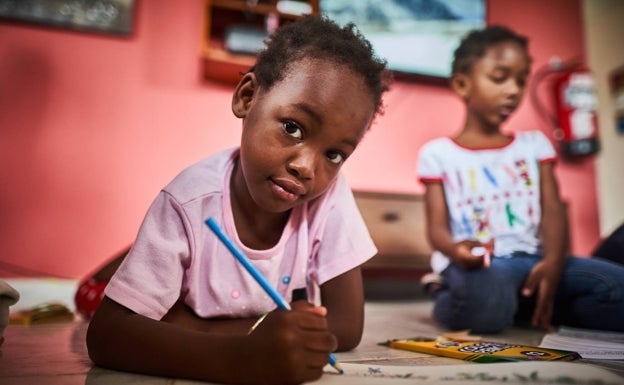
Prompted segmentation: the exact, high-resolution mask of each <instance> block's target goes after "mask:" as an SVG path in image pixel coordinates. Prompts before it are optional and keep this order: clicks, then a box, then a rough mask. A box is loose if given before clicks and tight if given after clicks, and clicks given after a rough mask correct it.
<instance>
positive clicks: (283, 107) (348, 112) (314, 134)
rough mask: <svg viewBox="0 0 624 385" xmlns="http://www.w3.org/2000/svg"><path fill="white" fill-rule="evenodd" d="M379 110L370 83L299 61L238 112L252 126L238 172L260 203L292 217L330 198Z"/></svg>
mask: <svg viewBox="0 0 624 385" xmlns="http://www.w3.org/2000/svg"><path fill="white" fill-rule="evenodd" d="M239 87H240V85H239ZM374 112H375V105H374V100H373V96H372V94H371V92H370V91H369V89H368V88H367V87H366V85H365V83H364V79H362V78H361V77H360V76H359V75H358V74H357V73H355V72H353V71H352V70H351V69H349V68H348V67H346V66H344V65H340V64H336V63H333V62H331V61H327V60H320V59H306V60H303V61H299V62H296V63H293V64H292V66H291V68H290V70H289V71H288V73H287V74H286V76H285V77H284V79H283V80H281V81H279V82H278V83H276V84H274V85H273V87H272V88H270V89H269V90H268V91H267V92H263V90H258V89H256V90H255V92H254V95H253V97H251V98H250V100H248V103H247V106H246V107H245V111H244V113H243V114H238V116H239V117H242V118H244V121H243V134H242V139H241V158H240V167H238V168H237V172H238V173H241V174H240V175H239V177H242V178H244V181H245V184H246V186H247V189H248V191H249V193H250V195H251V198H252V199H253V201H254V202H255V204H256V205H258V206H259V208H260V209H263V210H267V211H270V212H285V211H287V210H289V209H291V208H292V207H293V206H295V205H298V204H301V203H303V202H305V201H309V200H310V199H313V198H315V197H318V196H319V195H320V194H322V193H323V192H325V191H326V190H327V188H328V187H329V186H330V184H331V183H332V182H333V181H334V179H335V178H336V176H337V175H338V171H339V170H340V168H341V167H342V165H343V163H344V162H345V160H346V159H347V158H348V157H349V156H350V155H351V154H352V153H353V151H354V150H355V148H356V146H357V145H358V143H359V142H360V140H361V139H362V137H363V135H364V133H365V132H366V130H367V129H368V127H369V125H370V124H371V120H372V118H373V116H374ZM235 178H236V176H235ZM239 180H240V179H239Z"/></svg>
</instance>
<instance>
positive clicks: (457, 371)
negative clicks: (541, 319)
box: [0, 282, 624, 385]
mask: <svg viewBox="0 0 624 385" xmlns="http://www.w3.org/2000/svg"><path fill="white" fill-rule="evenodd" d="M13 284H15V283H13ZM57 285H58V282H57ZM15 286H17V287H16V288H18V290H20V288H21V289H22V290H24V289H25V286H22V285H18V284H16V285H15ZM26 286H27V285H26ZM61 286H62V285H61ZM67 292H69V291H67ZM67 292H66V295H67ZM30 293H31V294H28V296H30V295H32V293H34V292H32V291H31V292H30ZM47 294H48V295H49V294H50V291H49V290H48V291H47ZM69 294H71V292H69ZM40 298H43V297H40ZM23 300H25V301H27V300H26V299H24V298H23ZM28 300H32V299H28ZM68 300H70V301H71V298H70V299H68ZM431 305H432V303H431V301H429V300H426V299H420V300H418V299H417V300H410V301H407V300H403V301H396V302H392V301H374V302H373V301H369V302H368V303H367V304H366V327H365V334H364V338H363V341H362V343H361V344H360V346H359V347H358V348H356V349H355V350H354V351H352V352H348V353H339V354H337V358H338V359H339V360H340V361H341V363H342V364H343V367H344V368H345V371H346V372H347V374H345V375H344V376H337V375H334V374H333V373H329V372H328V374H326V375H324V376H323V377H322V379H321V380H320V381H319V383H324V384H325V383H326V384H382V383H390V382H394V383H419V384H420V383H423V382H424V383H429V384H431V383H445V384H450V385H465V384H474V383H476V382H478V381H477V380H482V381H484V383H487V384H499V383H500V384H503V383H504V384H514V383H522V384H538V383H539V384H543V383H547V380H548V379H547V377H539V376H535V375H534V373H537V371H536V370H537V369H535V368H537V367H539V368H540V369H542V368H547V370H544V369H542V370H541V372H539V373H540V375H542V376H543V373H549V371H550V372H552V373H553V374H552V375H553V376H554V377H552V376H551V378H550V380H548V381H550V382H548V383H566V384H574V385H580V384H593V385H607V384H608V385H616V384H617V385H621V384H624V371H622V365H621V364H622V363H621V362H620V363H615V365H611V366H609V364H608V363H601V365H602V366H606V367H610V370H609V371H606V370H602V369H596V370H598V371H597V372H594V371H593V370H594V369H595V368H597V366H596V365H595V364H594V363H588V362H585V361H584V360H581V361H575V362H574V363H547V364H536V363H529V364H528V365H530V366H527V364H516V363H513V364H511V365H514V366H513V367H512V368H513V376H511V374H504V375H503V374H500V375H498V377H497V376H496V375H493V374H491V373H494V372H496V370H499V371H505V370H507V371H509V366H506V365H509V364H474V363H470V362H466V361H461V360H456V359H451V358H445V357H435V356H430V355H426V354H420V353H413V352H408V351H402V350H396V349H389V348H387V347H384V346H380V345H378V342H381V341H385V340H388V339H392V338H403V337H413V336H435V335H438V334H439V333H440V332H442V330H441V329H439V328H438V327H437V326H436V325H435V324H433V323H432V321H431V319H430V317H429V312H430V310H431ZM86 329H87V323H86V322H85V321H83V320H81V319H80V318H77V319H76V320H75V321H74V322H66V323H59V324H48V325H36V326H24V325H9V327H8V328H7V329H6V330H5V337H6V341H5V342H4V344H3V345H2V346H1V347H0V384H2V385H5V384H6V385H22V384H23V385H31V384H49V385H56V384H59V385H60V384H63V385H65V384H68V385H72V384H89V385H103V384H119V385H129V384H136V385H143V384H156V385H160V384H163V385H164V384H169V385H172V384H178V385H179V384H187V385H188V384H198V383H197V382H193V381H183V380H173V379H167V378H159V377H150V376H142V375H135V374H129V373H122V372H116V371H111V370H106V369H101V368H96V367H93V366H92V363H91V362H90V360H89V358H88V356H87V352H86V347H85V342H84V341H85V333H86ZM542 336H543V333H542V332H541V331H539V330H532V329H520V328H514V329H512V330H509V331H507V332H505V333H503V334H501V335H497V336H496V338H495V339H494V340H497V341H504V342H511V343H518V344H524V345H538V344H539V343H540V341H541V338H542ZM386 365H391V366H393V367H398V368H400V369H401V370H403V369H402V368H405V369H404V370H406V371H409V373H408V374H409V375H404V374H402V375H399V374H396V375H392V376H390V375H386V376H385V377H375V376H379V375H378V374H371V373H372V372H371V370H373V369H374V370H375V371H377V370H378V369H379V368H382V369H383V370H386V368H387V370H386V372H388V370H390V369H392V368H390V367H388V366H386ZM536 365H537V366H536ZM543 365H548V366H543ZM618 368H619V369H618ZM347 369H348V370H347ZM365 369H368V372H365V373H363V374H362V373H361V372H360V371H361V370H365ZM395 369H396V368H395ZM494 369H496V370H494ZM484 370H488V371H489V372H491V373H490V374H488V375H487V376H486V375H485V374H484V373H485V372H484ZM618 370H619V374H613V373H614V372H616V373H617V372H618ZM489 372H488V373H489ZM436 373H437V374H436ZM471 373H472V374H471ZM509 373H511V372H509ZM532 373H533V377H531V376H532ZM562 373H563V374H565V376H563V377H562V375H563V374H562ZM484 376H485V377H484ZM510 376H511V377H510ZM514 376H515V377H514ZM557 376H559V377H557ZM587 376H591V378H592V380H591V381H593V382H589V380H588V381H585V380H583V378H585V377H587ZM371 377H373V378H371ZM399 377H408V378H399ZM544 378H546V380H544V381H542V380H543V379H544ZM553 378H554V379H553ZM557 380H559V381H564V380H565V381H567V382H556V381H557ZM553 381H554V382H553Z"/></svg>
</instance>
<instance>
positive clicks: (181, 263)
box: [105, 149, 377, 319]
mask: <svg viewBox="0 0 624 385" xmlns="http://www.w3.org/2000/svg"><path fill="white" fill-rule="evenodd" d="M237 156H238V149H230V150H227V151H223V152H220V153H218V154H216V155H214V156H212V157H209V158H207V159H205V160H203V161H201V162H199V163H197V164H195V165H193V166H191V167H189V168H187V169H186V170H184V171H183V172H182V173H180V174H179V175H178V176H177V177H176V178H175V179H174V180H173V181H172V182H171V183H170V184H169V185H168V186H166V187H165V188H164V189H163V190H162V191H161V192H160V194H159V195H158V196H157V197H156V199H155V201H154V202H153V203H152V205H151V207H150V208H149V210H148V212H147V215H146V216H145V219H144V221H143V223H142V225H141V228H140V230H139V234H138V236H137V239H136V241H135V243H134V245H133V247H132V250H131V251H130V253H129V254H128V256H127V257H126V259H125V260H124V262H123V263H122V264H121V266H120V267H119V269H118V270H117V272H116V273H115V275H114V276H113V278H112V279H111V281H110V283H109V284H108V286H107V288H106V292H105V293H106V295H107V296H108V297H109V298H111V299H112V300H114V301H116V302H118V303H120V304H121V305H123V306H125V307H127V308H129V309H131V310H133V311H135V312H136V313H139V314H142V315H145V316H147V317H150V318H153V319H161V318H162V317H163V316H164V315H165V314H166V313H167V311H168V310H169V309H170V308H171V307H172V306H173V304H174V303H175V302H176V301H177V300H178V298H179V297H180V296H182V297H183V298H184V302H185V303H186V304H187V305H188V306H190V307H191V308H192V309H193V310H194V311H195V313H196V314H197V315H199V316H200V317H206V318H208V317H226V318H227V317H252V316H257V315H259V314H262V313H264V312H267V311H270V310H273V309H275V307H276V305H275V303H274V302H273V301H272V300H271V298H270V297H269V296H268V295H267V294H266V293H265V292H264V290H263V289H262V288H261V287H260V285H259V284H258V283H257V282H256V281H255V280H254V279H253V278H252V277H251V275H250V274H249V273H248V272H247V271H246V270H245V269H244V267H243V266H242V265H241V264H240V263H239V262H238V261H237V260H236V258H234V257H233V256H232V255H231V254H230V252H229V251H228V249H227V248H226V247H225V246H224V245H223V244H222V243H221V242H220V241H219V239H218V238H217V237H216V236H215V235H214V234H213V233H212V231H211V230H210V229H209V228H208V227H207V226H206V224H205V220H206V219H207V218H208V217H213V218H214V219H215V221H216V222H217V223H219V224H220V225H221V227H222V228H223V229H224V230H225V232H226V233H227V234H228V236H229V237H230V238H231V239H232V240H233V242H234V244H235V245H236V246H237V247H238V248H239V249H240V250H242V251H243V252H244V253H245V255H246V256H247V257H248V258H249V259H250V260H251V262H252V263H253V264H254V266H255V267H256V268H258V270H260V272H261V273H262V274H263V275H264V276H265V277H266V278H267V280H268V282H270V283H271V284H272V285H273V287H275V288H276V289H277V291H278V292H279V293H280V294H281V295H282V296H283V297H284V298H285V299H286V300H287V301H290V300H291V297H292V291H293V289H298V288H304V287H305V288H307V289H308V296H309V297H308V299H309V300H310V301H311V302H315V303H319V302H320V300H319V298H318V286H319V285H321V284H323V283H325V282H327V281H328V280H330V279H332V278H334V277H336V276H338V275H340V274H342V273H344V272H346V271H348V270H350V269H352V268H354V267H356V266H358V265H360V264H362V263H364V262H365V261H366V260H368V259H369V258H371V257H372V256H373V255H375V253H376V252H377V249H376V248H375V245H374V243H373V241H372V239H371V237H370V235H369V233H368V230H367V228H366V225H365V223H364V221H363V219H362V216H361V214H360V212H359V210H358V208H357V206H356V204H355V200H354V198H353V194H352V192H351V190H350V188H349V186H348V184H347V182H346V180H345V178H344V176H343V175H342V174H339V175H338V177H337V178H336V181H335V182H334V183H333V184H332V185H331V186H330V187H329V189H328V190H327V192H326V193H325V194H323V195H322V196H320V197H318V198H316V199H315V200H313V201H311V202H308V203H307V204H304V205H300V206H298V207H296V208H293V210H292V212H291V215H290V218H289V220H288V223H287V224H286V226H285V228H284V232H283V233H282V236H281V238H280V240H279V241H278V243H277V244H276V245H275V246H274V247H272V248H271V249H268V250H252V249H250V248H248V247H246V246H245V245H243V244H242V242H241V241H240V240H239V238H238V234H237V232H236V228H235V226H234V218H233V215H232V209H231V205H230V188H229V186H230V183H229V181H230V176H231V174H232V169H233V166H234V160H235V159H236V157H237Z"/></svg>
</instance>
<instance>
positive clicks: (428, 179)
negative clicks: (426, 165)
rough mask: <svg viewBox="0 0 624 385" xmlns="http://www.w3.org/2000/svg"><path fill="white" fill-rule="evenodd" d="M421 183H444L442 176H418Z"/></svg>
mask: <svg viewBox="0 0 624 385" xmlns="http://www.w3.org/2000/svg"><path fill="white" fill-rule="evenodd" d="M418 180H419V181H420V182H421V183H442V178H432V177H422V178H418Z"/></svg>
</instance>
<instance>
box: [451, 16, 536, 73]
mask: <svg viewBox="0 0 624 385" xmlns="http://www.w3.org/2000/svg"><path fill="white" fill-rule="evenodd" d="M508 41H511V42H515V43H517V44H519V45H520V46H521V47H522V49H523V50H524V51H525V52H528V45H529V42H528V39H527V38H526V37H525V36H522V35H518V34H517V33H515V32H514V31H512V30H511V29H509V28H507V27H503V26H500V25H493V26H490V27H487V28H485V29H478V30H473V31H471V32H469V33H468V34H467V35H466V36H465V37H464V38H463V39H462V41H461V43H460V44H459V47H457V49H455V52H454V57H453V64H452V67H451V69H452V73H453V74H457V73H463V74H467V73H469V72H470V71H471V70H472V66H473V65H474V63H475V61H477V60H478V59H479V58H481V57H483V55H485V51H486V50H487V49H488V48H490V47H491V46H493V45H496V44H499V43H503V42H508ZM527 57H529V55H528V53H527ZM529 59H530V58H529Z"/></svg>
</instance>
